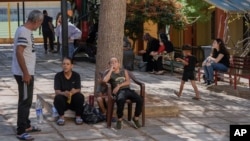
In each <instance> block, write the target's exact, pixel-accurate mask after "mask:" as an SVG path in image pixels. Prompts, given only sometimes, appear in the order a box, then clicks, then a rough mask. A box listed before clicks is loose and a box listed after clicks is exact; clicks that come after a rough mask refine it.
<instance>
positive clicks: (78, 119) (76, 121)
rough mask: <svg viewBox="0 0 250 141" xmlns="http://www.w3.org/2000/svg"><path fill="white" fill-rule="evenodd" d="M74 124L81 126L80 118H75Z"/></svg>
mask: <svg viewBox="0 0 250 141" xmlns="http://www.w3.org/2000/svg"><path fill="white" fill-rule="evenodd" d="M75 123H76V125H81V124H83V120H82V118H80V117H77V118H76V119H75Z"/></svg>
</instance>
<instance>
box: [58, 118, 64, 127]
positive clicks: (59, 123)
mask: <svg viewBox="0 0 250 141" xmlns="http://www.w3.org/2000/svg"><path fill="white" fill-rule="evenodd" d="M56 123H57V125H59V126H63V125H64V124H65V120H64V119H62V118H59V119H58V120H57V121H56Z"/></svg>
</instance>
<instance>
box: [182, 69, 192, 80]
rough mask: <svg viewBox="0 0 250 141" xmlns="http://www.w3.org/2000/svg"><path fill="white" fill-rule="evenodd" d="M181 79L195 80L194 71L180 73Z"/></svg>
mask: <svg viewBox="0 0 250 141" xmlns="http://www.w3.org/2000/svg"><path fill="white" fill-rule="evenodd" d="M182 80H183V81H188V80H195V72H194V71H188V72H185V71H184V72H183V75H182Z"/></svg>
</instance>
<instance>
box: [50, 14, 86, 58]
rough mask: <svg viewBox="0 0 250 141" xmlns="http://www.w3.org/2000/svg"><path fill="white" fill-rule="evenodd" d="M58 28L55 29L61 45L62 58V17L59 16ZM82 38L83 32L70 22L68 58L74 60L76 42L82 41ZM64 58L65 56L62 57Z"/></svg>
mask: <svg viewBox="0 0 250 141" xmlns="http://www.w3.org/2000/svg"><path fill="white" fill-rule="evenodd" d="M57 25H58V26H57V27H56V29H55V35H56V36H58V37H59V43H60V53H61V56H62V15H59V16H58V22H57ZM81 37H82V32H81V30H80V29H78V28H77V27H76V26H75V25H73V24H72V23H70V22H68V48H69V54H68V57H69V58H71V59H73V54H74V50H75V47H74V40H75V39H80V38H81ZM62 58H63V56H62Z"/></svg>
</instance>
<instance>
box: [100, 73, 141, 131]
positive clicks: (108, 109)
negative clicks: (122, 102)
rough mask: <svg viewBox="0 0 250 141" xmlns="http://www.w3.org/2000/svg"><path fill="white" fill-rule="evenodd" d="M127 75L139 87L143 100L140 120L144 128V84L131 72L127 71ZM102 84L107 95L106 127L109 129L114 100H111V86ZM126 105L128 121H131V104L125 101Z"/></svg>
mask: <svg viewBox="0 0 250 141" xmlns="http://www.w3.org/2000/svg"><path fill="white" fill-rule="evenodd" d="M128 74H129V77H130V79H132V80H133V81H134V82H135V84H137V85H139V86H140V91H139V95H140V96H141V98H142V100H143V104H142V113H141V118H142V126H145V84H144V83H142V82H140V81H139V80H137V79H136V78H135V76H134V75H133V74H132V72H130V71H128ZM103 84H104V85H105V86H106V87H107V95H108V108H107V127H108V128H110V127H111V120H112V115H113V109H114V103H115V100H114V99H113V96H112V89H111V85H110V84H109V83H103ZM126 103H127V104H128V121H131V119H132V105H133V102H132V101H130V100H126Z"/></svg>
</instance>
